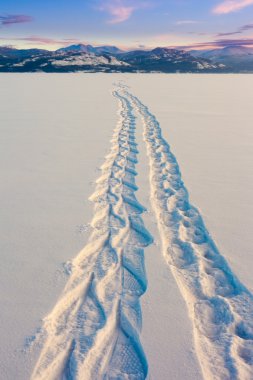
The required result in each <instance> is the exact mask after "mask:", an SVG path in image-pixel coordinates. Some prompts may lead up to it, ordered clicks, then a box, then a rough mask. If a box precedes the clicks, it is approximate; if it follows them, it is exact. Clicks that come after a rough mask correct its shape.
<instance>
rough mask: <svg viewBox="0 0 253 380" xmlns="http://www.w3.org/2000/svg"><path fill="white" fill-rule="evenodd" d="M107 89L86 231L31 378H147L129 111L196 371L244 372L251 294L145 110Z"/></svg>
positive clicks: (250, 368) (145, 237) (252, 355)
mask: <svg viewBox="0 0 253 380" xmlns="http://www.w3.org/2000/svg"><path fill="white" fill-rule="evenodd" d="M113 95H114V96H115V97H116V98H117V99H118V100H119V103H120V107H121V111H120V120H119V124H118V126H117V128H116V130H115V133H114V136H113V139H112V149H111V152H110V154H109V155H108V156H107V157H106V161H105V163H104V164H103V165H102V167H101V171H102V175H101V177H100V178H99V179H98V180H97V187H96V191H95V193H94V194H93V196H92V197H91V200H92V201H93V202H94V205H95V206H94V218H93V220H92V223H91V226H92V228H93V232H92V235H91V237H90V240H89V243H88V245H87V246H86V247H85V248H84V250H83V251H82V252H81V253H80V254H79V256H77V258H76V259H75V260H74V261H73V263H72V273H71V276H70V279H69V281H68V283H67V285H66V288H65V290H64V292H63V295H62V297H61V298H60V300H59V301H58V303H57V305H56V306H55V308H54V309H53V311H52V313H51V314H50V315H49V316H48V317H47V318H46V319H45V321H44V345H43V349H42V352H41V355H40V358H39V361H38V363H37V365H36V368H35V370H34V373H33V376H32V379H34V380H35V379H41V380H42V379H48V380H50V379H55V380H56V379H66V380H68V379H81V380H91V379H92V380H100V379H130V380H141V379H145V378H146V377H147V374H148V363H147V360H146V358H145V354H144V351H143V349H142V346H141V343H140V331H141V308H140V303H139V299H140V297H141V296H142V295H143V293H144V292H145V291H146V288H147V279H146V275H145V266H144V248H145V247H146V246H148V245H149V244H151V243H152V237H151V235H150V234H149V232H148V231H147V230H146V229H145V227H144V224H143V221H142V219H141V214H142V213H143V212H144V211H145V208H144V207H143V206H142V205H141V204H140V203H139V202H138V200H137V199H136V197H135V192H136V191H137V189H138V188H137V186H136V184H135V177H136V175H137V174H138V170H137V167H138V165H137V164H138V150H137V144H136V141H135V129H136V121H135V114H139V115H141V117H142V122H143V126H144V140H145V143H146V147H147V153H148V157H149V164H150V186H151V203H152V206H153V211H154V213H155V215H156V219H157V222H158V227H159V232H160V235H161V240H162V249H163V254H164V257H165V260H166V262H167V263H168V265H169V266H170V268H171V270H172V273H173V275H174V277H175V280H176V282H177V283H178V286H179V288H180V290H181V293H182V295H183V297H184V299H185V301H186V304H187V307H188V311H189V316H190V318H191V320H192V323H193V331H194V340H195V347H196V354H197V356H198V359H199V363H200V366H201V368H202V373H203V377H204V378H206V379H217V380H218V379H227V380H233V379H235V380H236V379H238V380H239V379H240V380H250V379H253V297H252V295H251V294H250V292H249V291H248V290H247V289H246V288H245V287H244V286H243V285H242V284H241V283H240V282H239V280H238V279H237V278H236V276H235V275H234V274H233V273H232V271H231V269H230V268H229V266H228V264H227V263H226V261H225V259H224V258H223V257H222V256H221V254H220V253H219V251H218V249H217V247H216V245H215V243H214V242H213V240H212V238H211V236H210V235H209V233H208V231H207V229H206V227H205V225H204V222H203V219H202V217H201V215H200V213H199V211H198V210H197V209H196V208H195V207H193V206H192V205H191V203H190V201H189V195H188V192H187V190H186V188H185V186H184V183H183V181H182V178H181V174H180V169H179V165H178V163H177V160H176V158H175V156H174V155H173V154H172V153H171V150H170V146H169V145H168V143H167V142H166V141H165V140H164V138H163V136H162V131H161V127H160V125H159V123H158V121H157V120H156V118H155V116H154V115H152V114H151V113H150V112H149V110H148V108H147V107H146V106H145V105H143V104H142V103H141V101H140V100H139V99H138V98H137V97H135V96H133V95H132V94H130V93H129V92H128V89H127V88H126V87H124V86H122V85H119V86H117V89H116V90H115V91H114V93H113ZM168 355H169V353H168Z"/></svg>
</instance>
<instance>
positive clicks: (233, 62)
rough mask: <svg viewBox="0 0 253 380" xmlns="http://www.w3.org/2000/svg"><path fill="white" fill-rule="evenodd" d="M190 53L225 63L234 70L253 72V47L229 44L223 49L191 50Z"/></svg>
mask: <svg viewBox="0 0 253 380" xmlns="http://www.w3.org/2000/svg"><path fill="white" fill-rule="evenodd" d="M190 53H191V54H192V55H193V56H195V57H197V58H205V59H210V60H211V61H213V62H219V63H223V64H224V65H226V66H228V67H229V68H230V71H232V72H233V71H235V72H244V71H250V72H253V48H249V47H245V46H227V47H224V48H222V49H213V50H199V51H198V50H191V51H190Z"/></svg>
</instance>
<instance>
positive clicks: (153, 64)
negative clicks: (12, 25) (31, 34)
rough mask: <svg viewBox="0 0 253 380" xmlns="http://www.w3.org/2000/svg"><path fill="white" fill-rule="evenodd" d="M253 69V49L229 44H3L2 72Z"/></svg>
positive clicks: (0, 59)
mask: <svg viewBox="0 0 253 380" xmlns="http://www.w3.org/2000/svg"><path fill="white" fill-rule="evenodd" d="M41 71H43V72H76V71H80V72H144V73H146V72H163V73H176V72H182V73H199V72H204V73H227V72H253V49H250V48H246V47H241V46H239V47H225V48H222V49H214V50H202V51H198V50H191V51H188V52H187V51H184V50H179V49H170V48H160V47H158V48H155V49H152V50H133V51H127V52H125V51H122V50H121V49H119V48H117V47H116V46H96V47H95V46H92V45H84V44H78V45H71V46H67V47H64V48H61V49H58V50H56V51H48V50H43V49H15V48H12V47H6V46H3V47H0V72H41Z"/></svg>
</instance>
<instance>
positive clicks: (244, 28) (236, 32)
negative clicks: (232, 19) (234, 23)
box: [216, 24, 253, 37]
mask: <svg viewBox="0 0 253 380" xmlns="http://www.w3.org/2000/svg"><path fill="white" fill-rule="evenodd" d="M251 29H253V24H246V25H243V26H241V27H240V28H239V29H237V30H235V31H234V32H227V33H218V34H217V35H216V36H217V37H226V36H233V35H234V34H241V33H243V32H246V31H247V30H251Z"/></svg>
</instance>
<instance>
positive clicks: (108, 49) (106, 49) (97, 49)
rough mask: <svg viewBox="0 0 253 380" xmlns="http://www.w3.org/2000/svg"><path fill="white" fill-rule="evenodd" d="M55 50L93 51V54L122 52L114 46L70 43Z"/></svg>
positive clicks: (62, 51) (63, 51)
mask: <svg viewBox="0 0 253 380" xmlns="http://www.w3.org/2000/svg"><path fill="white" fill-rule="evenodd" d="M57 52H60V53H67V52H70V53H94V54H104V53H107V54H119V53H122V50H120V49H119V48H117V47H116V46H92V45H84V44H78V45H70V46H67V47H64V48H61V49H58V50H57Z"/></svg>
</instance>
